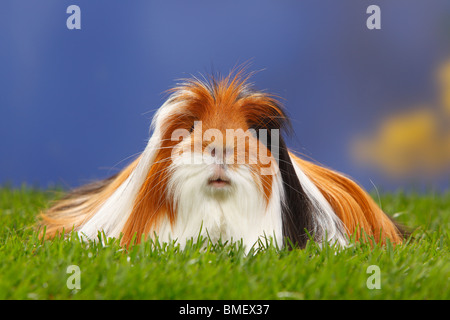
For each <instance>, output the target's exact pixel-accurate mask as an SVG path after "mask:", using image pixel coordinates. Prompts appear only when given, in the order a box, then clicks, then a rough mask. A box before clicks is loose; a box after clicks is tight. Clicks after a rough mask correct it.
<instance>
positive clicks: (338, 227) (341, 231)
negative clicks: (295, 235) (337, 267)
mask: <svg viewBox="0 0 450 320" xmlns="http://www.w3.org/2000/svg"><path fill="white" fill-rule="evenodd" d="M291 161H292V163H293V165H294V169H295V173H296V174H297V177H298V179H299V180H300V184H301V185H302V187H303V190H304V191H305V193H306V195H307V196H308V198H309V199H310V201H311V202H312V205H313V206H314V213H313V219H314V225H315V230H314V231H313V232H314V233H316V234H317V235H319V237H325V234H326V237H327V238H326V239H323V240H325V241H329V242H331V243H335V242H336V243H337V244H338V245H340V246H345V245H347V239H346V237H345V234H346V232H345V227H344V224H343V223H342V221H341V220H340V219H339V217H338V216H337V215H336V213H335V212H334V210H333V208H331V205H330V204H329V203H328V201H327V200H326V199H325V197H324V196H323V195H322V193H321V192H320V190H319V189H318V188H317V186H316V185H315V184H314V183H313V182H312V181H311V180H310V179H309V178H308V177H307V176H306V174H305V173H304V172H303V171H302V169H301V168H300V167H299V165H298V164H297V163H296V162H295V160H294V159H292V157H291Z"/></svg>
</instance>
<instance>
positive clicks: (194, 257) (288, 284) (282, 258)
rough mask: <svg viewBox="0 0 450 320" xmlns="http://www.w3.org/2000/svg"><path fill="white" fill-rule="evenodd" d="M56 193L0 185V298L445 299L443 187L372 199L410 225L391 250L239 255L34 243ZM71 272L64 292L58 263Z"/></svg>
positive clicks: (311, 247)
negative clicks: (406, 237)
mask: <svg viewBox="0 0 450 320" xmlns="http://www.w3.org/2000/svg"><path fill="white" fill-rule="evenodd" d="M58 195H59V193H54V192H44V191H39V190H35V189H31V188H26V187H24V188H22V189H10V188H7V187H5V188H1V189H0V226H1V230H0V299H449V298H450V287H449V277H450V264H449V261H450V259H449V258H450V254H449V231H448V230H449V228H448V227H449V217H450V192H447V193H443V194H432V193H429V194H426V195H418V194H406V193H401V192H398V193H395V194H386V195H382V196H381V199H380V201H381V204H382V206H383V209H384V210H385V211H386V212H389V213H391V214H397V216H398V218H397V220H398V221H400V222H401V223H403V224H405V225H408V226H412V227H416V228H417V229H416V231H415V232H414V236H415V238H414V240H411V241H409V243H406V244H404V245H400V246H396V247H395V248H393V247H392V246H390V245H387V246H385V247H375V248H372V247H370V246H369V245H367V244H360V243H356V244H355V243H353V244H352V245H351V246H350V247H349V248H347V249H344V250H341V251H339V252H336V250H335V249H334V248H333V247H330V246H328V245H325V246H324V247H323V248H322V249H319V248H318V247H317V245H316V244H315V243H313V242H309V244H308V246H307V248H306V249H304V250H293V251H288V250H285V249H282V250H278V249H276V248H274V247H268V248H266V249H264V250H261V251H260V252H257V253H255V254H252V255H248V256H246V255H245V254H244V251H243V250H242V248H241V247H240V246H239V244H237V243H234V244H217V245H211V244H209V246H208V247H207V248H206V250H205V249H202V248H201V245H200V244H199V243H191V244H190V245H188V246H187V247H186V248H185V249H184V250H180V249H179V248H178V247H177V246H176V245H173V244H171V245H165V244H157V243H156V244H155V243H152V242H145V243H143V244H141V245H137V246H135V247H133V248H132V249H131V250H130V251H128V252H127V251H125V250H123V249H122V248H121V247H120V246H119V245H118V241H117V240H114V239H111V240H110V241H108V243H106V244H103V245H102V244H99V243H98V242H96V243H94V242H91V243H85V242H81V241H79V239H77V238H76V237H75V236H72V238H71V239H61V238H58V239H54V240H51V241H41V240H39V238H38V236H37V233H36V231H35V230H34V229H33V228H31V226H32V225H33V223H34V222H35V219H36V216H37V214H38V212H39V211H40V210H41V209H43V208H45V207H47V206H48V205H49V203H50V201H51V199H54V198H55V197H57V196H58ZM70 265H77V266H79V268H80V271H81V276H80V280H81V283H80V284H81V289H79V290H77V289H69V288H68V287H67V284H66V282H67V280H68V278H69V277H70V276H71V274H70V273H67V267H68V266H70ZM371 265H376V266H378V267H379V268H380V283H381V289H372V290H371V289H368V287H367V285H366V282H367V279H368V277H369V276H371V274H368V273H367V268H368V267H369V266H371Z"/></svg>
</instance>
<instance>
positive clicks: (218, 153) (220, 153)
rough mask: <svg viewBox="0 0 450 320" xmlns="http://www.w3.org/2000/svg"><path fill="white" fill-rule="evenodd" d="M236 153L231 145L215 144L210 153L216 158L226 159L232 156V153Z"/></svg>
mask: <svg viewBox="0 0 450 320" xmlns="http://www.w3.org/2000/svg"><path fill="white" fill-rule="evenodd" d="M233 153H234V150H233V148H231V147H227V146H224V147H220V146H213V147H211V149H210V155H211V157H213V158H216V160H225V159H227V158H228V157H230V155H232V154H233Z"/></svg>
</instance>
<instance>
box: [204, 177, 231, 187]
mask: <svg viewBox="0 0 450 320" xmlns="http://www.w3.org/2000/svg"><path fill="white" fill-rule="evenodd" d="M208 185H209V186H211V187H213V188H218V189H220V188H224V187H226V186H229V185H230V180H229V179H227V178H223V177H221V178H212V179H209V180H208Z"/></svg>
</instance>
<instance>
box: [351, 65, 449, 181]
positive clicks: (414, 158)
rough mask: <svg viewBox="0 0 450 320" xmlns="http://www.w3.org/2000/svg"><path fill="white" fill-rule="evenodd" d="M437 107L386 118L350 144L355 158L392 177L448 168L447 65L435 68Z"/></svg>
mask: <svg viewBox="0 0 450 320" xmlns="http://www.w3.org/2000/svg"><path fill="white" fill-rule="evenodd" d="M438 80H439V84H440V91H441V97H440V98H441V101H440V106H438V107H437V108H436V107H432V106H423V107H420V108H415V109H414V110H412V111H409V112H406V113H402V114H397V115H393V116H391V117H389V118H387V119H386V120H385V121H384V122H383V123H382V124H381V125H380V127H379V128H378V130H377V131H376V133H375V134H373V135H372V136H371V137H366V138H359V139H357V140H356V141H355V143H354V144H353V154H354V156H355V159H356V160H357V161H358V162H359V163H362V164H364V165H367V166H372V167H376V168H378V169H380V170H381V171H382V172H384V173H386V174H388V175H390V176H391V177H393V178H399V177H420V176H424V175H426V176H429V175H433V176H435V175H438V174H440V173H442V172H446V171H447V170H448V169H450V125H449V124H450V62H448V63H446V64H444V65H443V66H442V67H441V68H439V72H438Z"/></svg>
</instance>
